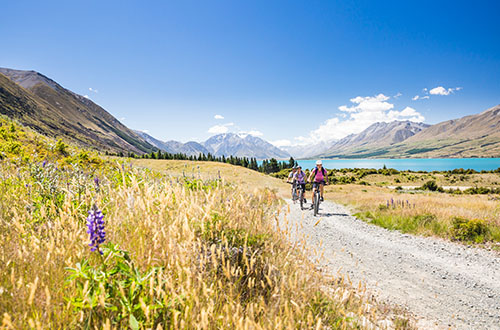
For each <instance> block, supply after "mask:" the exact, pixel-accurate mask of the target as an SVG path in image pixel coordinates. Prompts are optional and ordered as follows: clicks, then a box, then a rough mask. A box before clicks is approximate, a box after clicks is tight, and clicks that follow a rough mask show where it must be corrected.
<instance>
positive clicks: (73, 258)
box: [0, 119, 408, 329]
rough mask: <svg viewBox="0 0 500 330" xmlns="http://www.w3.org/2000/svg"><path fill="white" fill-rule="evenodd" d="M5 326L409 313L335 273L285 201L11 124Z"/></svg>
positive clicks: (3, 133) (309, 323)
mask: <svg viewBox="0 0 500 330" xmlns="http://www.w3.org/2000/svg"><path fill="white" fill-rule="evenodd" d="M0 137H1V152H2V153H1V156H2V160H1V162H0V177H1V183H0V217H1V221H0V239H1V241H2V248H1V250H0V274H2V275H1V277H0V311H1V314H2V315H1V328H3V329H19V328H37V329H42V328H44V329H62V328H83V329H101V328H103V329H112V328H114V329H118V328H126V327H129V328H132V329H166V328H171V329H174V328H200V329H210V328H225V329H234V328H243V329H244V328H248V329H254V328H268V329H271V328H272V329H276V328H283V329H284V328H294V329H296V328H316V329H321V328H329V329H331V328H353V327H354V328H365V327H366V328H370V327H374V326H376V325H378V326H384V327H385V326H387V327H390V328H393V327H407V326H408V320H407V319H406V318H400V317H398V316H397V314H395V313H394V312H393V311H391V310H390V309H388V308H382V307H381V306H380V305H377V304H376V303H375V302H374V301H373V300H371V299H369V298H368V295H366V294H365V292H364V289H363V288H362V287H359V288H353V287H351V286H350V283H349V282H348V281H344V279H341V278H332V277H326V276H323V275H322V274H321V273H320V272H319V271H318V270H316V268H315V266H314V265H313V264H311V263H310V262H309V261H308V259H307V258H306V257H305V256H304V251H305V250H304V248H300V249H299V248H297V247H296V246H295V247H294V246H292V245H291V244H290V243H289V240H288V235H289V233H288V230H287V229H286V228H283V229H282V230H276V229H277V228H276V224H277V220H276V219H277V212H278V210H279V209H280V208H281V206H280V205H281V204H280V199H279V198H278V197H277V195H276V193H275V192H274V191H272V190H269V189H258V190H255V191H253V192H251V193H250V192H247V190H245V189H239V187H238V186H237V185H235V184H232V183H227V182H226V180H225V179H224V177H221V178H210V179H207V178H200V177H196V176H179V175H175V176H173V175H171V174H169V173H166V172H160V171H155V170H150V169H147V168H137V167H133V166H131V165H130V163H128V162H127V161H122V162H116V161H114V162H113V161H102V160H101V159H100V158H99V157H98V156H97V155H93V154H92V153H88V152H85V151H82V150H79V149H77V148H74V147H70V146H67V145H66V144H64V143H63V142H62V141H58V142H55V141H53V140H51V139H47V138H43V137H41V136H39V135H38V134H35V133H33V132H31V131H29V130H26V129H24V128H22V127H21V126H19V125H17V124H14V123H12V122H10V121H7V120H5V119H2V122H1V126H0Z"/></svg>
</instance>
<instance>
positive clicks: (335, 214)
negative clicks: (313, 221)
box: [318, 212, 349, 217]
mask: <svg viewBox="0 0 500 330" xmlns="http://www.w3.org/2000/svg"><path fill="white" fill-rule="evenodd" d="M318 216H320V217H348V216H349V214H347V213H321V212H319V213H318Z"/></svg>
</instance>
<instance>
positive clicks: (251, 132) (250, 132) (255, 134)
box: [239, 130, 264, 136]
mask: <svg viewBox="0 0 500 330" xmlns="http://www.w3.org/2000/svg"><path fill="white" fill-rule="evenodd" d="M239 134H240V135H253V136H262V135H264V133H262V132H261V131H258V130H251V131H248V132H245V131H241V132H240V133H239Z"/></svg>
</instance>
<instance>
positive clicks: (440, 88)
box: [429, 86, 462, 96]
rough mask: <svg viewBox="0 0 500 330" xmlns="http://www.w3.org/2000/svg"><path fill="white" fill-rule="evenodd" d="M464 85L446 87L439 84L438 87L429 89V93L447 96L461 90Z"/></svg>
mask: <svg viewBox="0 0 500 330" xmlns="http://www.w3.org/2000/svg"><path fill="white" fill-rule="evenodd" d="M461 89H462V87H456V88H448V89H446V88H444V87H443V86H438V87H434V88H433V89H431V90H430V91H429V94H431V95H443V96H446V95H450V94H452V93H454V92H455V91H459V90H461Z"/></svg>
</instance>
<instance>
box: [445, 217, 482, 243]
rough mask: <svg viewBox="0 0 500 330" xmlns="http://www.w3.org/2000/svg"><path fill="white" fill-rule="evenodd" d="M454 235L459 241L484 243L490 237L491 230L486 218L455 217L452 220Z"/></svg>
mask: <svg viewBox="0 0 500 330" xmlns="http://www.w3.org/2000/svg"><path fill="white" fill-rule="evenodd" d="M452 235H453V238H454V239H456V240H459V241H465V242H476V243H482V242H484V241H485V240H488V239H489V236H490V230H489V228H488V224H487V223H486V221H484V220H479V219H473V220H469V219H465V218H460V217H455V218H453V220H452Z"/></svg>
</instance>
